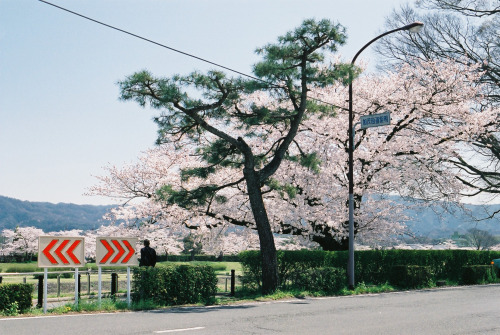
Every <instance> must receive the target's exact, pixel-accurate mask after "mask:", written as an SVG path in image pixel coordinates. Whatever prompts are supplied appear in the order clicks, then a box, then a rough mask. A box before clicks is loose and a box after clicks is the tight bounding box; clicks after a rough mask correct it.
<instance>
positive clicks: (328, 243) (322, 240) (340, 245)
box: [312, 235, 349, 251]
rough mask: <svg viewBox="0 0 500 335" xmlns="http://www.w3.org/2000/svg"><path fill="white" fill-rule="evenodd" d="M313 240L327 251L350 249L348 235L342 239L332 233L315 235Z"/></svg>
mask: <svg viewBox="0 0 500 335" xmlns="http://www.w3.org/2000/svg"><path fill="white" fill-rule="evenodd" d="M312 240H313V241H314V242H316V243H318V244H319V245H320V246H321V248H322V249H323V250H325V251H346V250H349V238H348V237H346V238H344V239H341V240H340V241H338V240H336V239H334V238H333V237H332V236H330V235H325V236H313V238H312Z"/></svg>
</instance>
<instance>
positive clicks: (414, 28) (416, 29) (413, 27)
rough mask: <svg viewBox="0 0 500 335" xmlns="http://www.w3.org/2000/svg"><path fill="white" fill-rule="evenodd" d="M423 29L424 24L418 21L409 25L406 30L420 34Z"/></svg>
mask: <svg viewBox="0 0 500 335" xmlns="http://www.w3.org/2000/svg"><path fill="white" fill-rule="evenodd" d="M423 27H424V24H423V23H422V22H419V21H416V22H413V23H411V24H409V25H407V26H406V27H405V28H406V30H409V31H410V33H419V32H420V31H421V30H422V28H423Z"/></svg>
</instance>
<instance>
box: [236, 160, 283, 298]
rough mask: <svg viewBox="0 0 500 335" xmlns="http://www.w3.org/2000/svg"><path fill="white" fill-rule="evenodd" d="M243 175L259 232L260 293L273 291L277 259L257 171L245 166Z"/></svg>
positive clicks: (276, 277) (276, 272)
mask: <svg viewBox="0 0 500 335" xmlns="http://www.w3.org/2000/svg"><path fill="white" fill-rule="evenodd" d="M243 175H244V176H245V181H246V183H247V191H248V197H249V199H250V205H251V207H252V213H253V217H254V219H255V223H256V225H257V232H258V234H259V243H260V252H261V255H262V293H263V294H269V293H273V292H275V291H276V290H277V289H278V284H279V278H278V260H277V256H276V246H275V244H274V236H273V232H272V229H271V225H270V223H269V218H268V217H267V212H266V208H265V206H264V201H263V199H262V193H261V189H260V181H259V178H258V174H257V172H255V171H254V170H253V169H248V168H245V169H243Z"/></svg>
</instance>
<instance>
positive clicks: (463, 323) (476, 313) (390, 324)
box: [0, 285, 500, 335]
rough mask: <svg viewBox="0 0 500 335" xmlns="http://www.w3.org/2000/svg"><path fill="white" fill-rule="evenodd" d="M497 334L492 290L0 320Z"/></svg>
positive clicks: (32, 325) (126, 329)
mask: <svg viewBox="0 0 500 335" xmlns="http://www.w3.org/2000/svg"><path fill="white" fill-rule="evenodd" d="M177 333H179V334H185V335H204V334H314V335H320V334H357V335H358V334H371V335H373V334H384V335H390V334H398V335H400V334H426V335H428V334H500V285H487V286H470V287H458V288H445V289H433V290H424V291H413V292H397V293H385V294H377V295H363V296H351V297H331V298H313V299H292V300H286V301H278V302H266V303H250V304H242V305H233V306H215V307H194V308H173V309H168V310H161V311H149V312H132V313H114V314H88V315H66V316H47V317H31V318H4V319H0V334H12V335H14V334H15V335H23V334H26V335H45V334H47V335H58V334H71V335H79V334H91V335H100V334H106V335H107V334H177Z"/></svg>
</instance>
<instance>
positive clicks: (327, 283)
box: [293, 267, 346, 294]
mask: <svg viewBox="0 0 500 335" xmlns="http://www.w3.org/2000/svg"><path fill="white" fill-rule="evenodd" d="M345 284H346V271H345V270H344V269H339V268H332V267H329V268H310V269H307V270H306V271H304V272H302V273H301V274H300V275H298V276H297V277H296V279H295V282H294V283H293V286H294V288H300V289H303V290H306V291H309V292H322V293H326V294H334V293H337V292H339V291H340V290H342V289H343V288H345Z"/></svg>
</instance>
